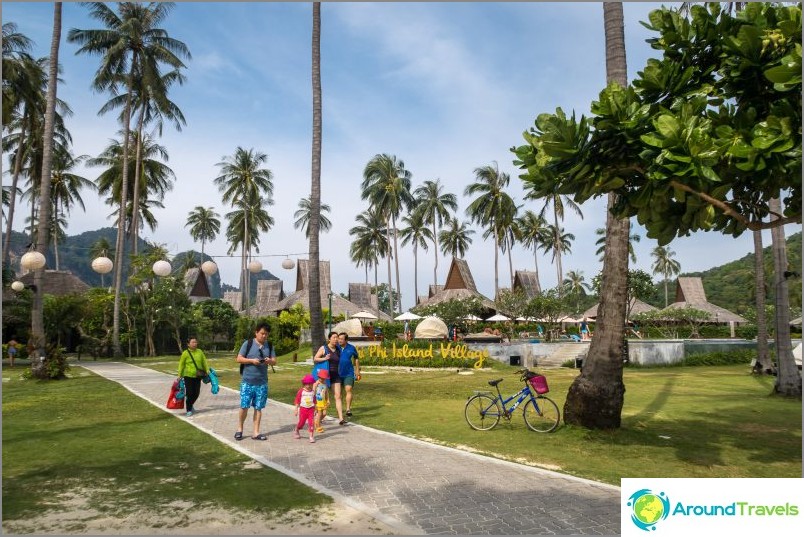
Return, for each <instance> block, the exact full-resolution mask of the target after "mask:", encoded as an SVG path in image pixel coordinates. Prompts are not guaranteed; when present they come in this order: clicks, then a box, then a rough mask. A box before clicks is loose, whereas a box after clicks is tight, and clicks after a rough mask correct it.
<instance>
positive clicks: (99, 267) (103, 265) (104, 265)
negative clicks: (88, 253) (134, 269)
mask: <svg viewBox="0 0 804 537" xmlns="http://www.w3.org/2000/svg"><path fill="white" fill-rule="evenodd" d="M112 267H114V263H112V260H111V259H109V258H108V257H96V258H95V259H93V260H92V270H94V271H95V272H97V273H98V274H108V273H110V272H111V271H112Z"/></svg>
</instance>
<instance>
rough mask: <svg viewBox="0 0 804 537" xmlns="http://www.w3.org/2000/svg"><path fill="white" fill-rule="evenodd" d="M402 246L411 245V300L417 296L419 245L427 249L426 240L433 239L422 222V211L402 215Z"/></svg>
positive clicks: (431, 233) (414, 300)
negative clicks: (403, 225)
mask: <svg viewBox="0 0 804 537" xmlns="http://www.w3.org/2000/svg"><path fill="white" fill-rule="evenodd" d="M402 223H403V224H405V227H403V228H402V231H401V232H400V235H401V236H402V246H407V245H408V244H412V245H413V290H414V291H413V296H414V299H413V302H414V304H415V303H416V300H417V299H418V297H419V247H421V248H422V249H424V251H425V252H426V251H427V241H433V240H434V238H433V232H432V231H430V229H429V228H428V227H427V224H426V223H425V222H424V213H423V212H420V211H413V212H411V213H410V214H408V215H407V216H403V217H402Z"/></svg>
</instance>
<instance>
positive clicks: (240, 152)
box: [214, 147, 274, 305]
mask: <svg viewBox="0 0 804 537" xmlns="http://www.w3.org/2000/svg"><path fill="white" fill-rule="evenodd" d="M266 162H268V155H266V154H265V153H262V152H259V151H254V149H249V150H246V149H243V148H242V147H238V148H237V149H235V152H234V154H233V155H232V156H226V157H223V159H222V160H221V162H219V163H218V164H217V166H218V167H220V173H221V174H220V175H219V176H218V177H216V178H215V180H214V182H215V184H216V185H217V186H218V190H219V191H220V192H221V193H223V202H224V203H230V204H231V205H232V207H238V209H236V210H235V211H233V212H230V213H228V214H227V215H226V218H227V219H228V220H229V227H228V228H227V230H226V237H227V240H229V242H231V248H230V249H229V253H231V252H233V251H234V250H235V249H236V248H237V245H238V244H240V245H242V247H243V250H242V261H243V264H242V268H243V275H242V279H241V287H240V289H241V291H242V292H243V293H244V296H243V299H244V300H243V304H244V305H246V304H248V300H249V299H250V297H249V294H248V293H249V289H248V286H249V284H250V281H249V280H250V278H249V277H248V256H249V255H250V252H251V247H252V246H257V247H258V245H259V239H258V233H257V231H258V230H262V231H268V229H270V227H271V226H272V225H273V219H272V218H271V217H270V216H269V215H268V213H267V212H265V210H264V209H263V208H262V206H263V204H265V205H273V203H274V200H273V196H274V183H273V172H271V170H269V169H268V168H263V167H262V166H264V165H265V163H266ZM257 251H258V252H259V248H258V249H257Z"/></svg>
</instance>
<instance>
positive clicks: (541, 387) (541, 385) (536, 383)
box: [528, 375, 550, 395]
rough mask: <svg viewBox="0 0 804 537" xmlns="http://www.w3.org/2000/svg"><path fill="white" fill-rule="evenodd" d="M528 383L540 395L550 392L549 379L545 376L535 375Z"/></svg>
mask: <svg viewBox="0 0 804 537" xmlns="http://www.w3.org/2000/svg"><path fill="white" fill-rule="evenodd" d="M528 382H530V385H531V386H532V387H533V390H534V391H535V392H536V393H538V394H539V395H541V394H543V393H547V392H549V391H550V388H549V387H548V386H547V377H545V376H544V375H535V376H533V377H531V378H529V379H528Z"/></svg>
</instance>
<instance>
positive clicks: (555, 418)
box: [522, 395, 561, 433]
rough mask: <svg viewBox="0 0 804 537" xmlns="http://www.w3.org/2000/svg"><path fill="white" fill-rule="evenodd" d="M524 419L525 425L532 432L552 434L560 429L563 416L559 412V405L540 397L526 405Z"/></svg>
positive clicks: (523, 413) (523, 412)
mask: <svg viewBox="0 0 804 537" xmlns="http://www.w3.org/2000/svg"><path fill="white" fill-rule="evenodd" d="M522 417H524V418H525V424H526V425H527V426H528V427H529V428H530V430H531V431H536V432H537V433H551V432H553V431H555V430H556V428H557V427H558V422H559V420H560V418H561V414H560V413H559V412H558V405H556V404H555V403H554V402H553V400H552V399H550V398H548V397H545V396H543V395H540V396H539V397H536V398H535V399H531V400H530V401H528V402H527V403H525V408H524V410H523V411H522Z"/></svg>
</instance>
